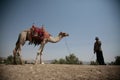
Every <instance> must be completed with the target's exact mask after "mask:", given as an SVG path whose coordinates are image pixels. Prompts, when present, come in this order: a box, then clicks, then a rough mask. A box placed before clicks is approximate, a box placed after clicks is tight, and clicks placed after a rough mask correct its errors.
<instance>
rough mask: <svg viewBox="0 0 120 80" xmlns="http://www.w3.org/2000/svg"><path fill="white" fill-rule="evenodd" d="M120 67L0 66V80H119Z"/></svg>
mask: <svg viewBox="0 0 120 80" xmlns="http://www.w3.org/2000/svg"><path fill="white" fill-rule="evenodd" d="M119 71H120V66H90V65H59V64H43V65H42V64H37V65H32V64H26V65H0V80H120V72H119Z"/></svg>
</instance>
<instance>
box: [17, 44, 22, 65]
mask: <svg viewBox="0 0 120 80" xmlns="http://www.w3.org/2000/svg"><path fill="white" fill-rule="evenodd" d="M21 48H22V44H21V45H20V47H19V49H18V53H17V54H18V57H19V61H20V64H23V60H22V56H21Z"/></svg>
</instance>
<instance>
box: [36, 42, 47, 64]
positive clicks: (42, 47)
mask: <svg viewBox="0 0 120 80" xmlns="http://www.w3.org/2000/svg"><path fill="white" fill-rule="evenodd" d="M44 46H45V43H41V46H40V48H39V49H38V52H37V56H36V60H35V64H37V60H38V57H39V55H40V64H41V63H42V58H41V56H42V52H43V49H44Z"/></svg>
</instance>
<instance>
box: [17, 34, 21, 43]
mask: <svg viewBox="0 0 120 80" xmlns="http://www.w3.org/2000/svg"><path fill="white" fill-rule="evenodd" d="M20 36H21V34H19V36H18V40H17V42H16V45H17V44H18V43H19V42H20Z"/></svg>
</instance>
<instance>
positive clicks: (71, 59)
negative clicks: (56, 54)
mask: <svg viewBox="0 0 120 80" xmlns="http://www.w3.org/2000/svg"><path fill="white" fill-rule="evenodd" d="M52 64H82V61H79V59H78V58H77V57H76V56H75V55H74V54H70V55H69V56H65V59H63V58H60V59H59V60H56V59H55V60H54V61H53V62H52Z"/></svg>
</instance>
